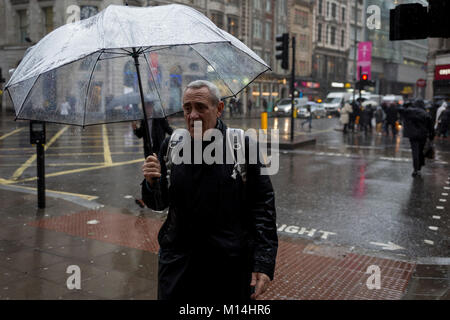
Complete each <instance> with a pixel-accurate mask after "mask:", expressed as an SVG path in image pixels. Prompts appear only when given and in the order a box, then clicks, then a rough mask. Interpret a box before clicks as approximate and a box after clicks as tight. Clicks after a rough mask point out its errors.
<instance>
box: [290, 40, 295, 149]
mask: <svg viewBox="0 0 450 320" xmlns="http://www.w3.org/2000/svg"><path fill="white" fill-rule="evenodd" d="M294 83H295V37H292V73H291V142H294V107H295V97H294V90H295V88H294Z"/></svg>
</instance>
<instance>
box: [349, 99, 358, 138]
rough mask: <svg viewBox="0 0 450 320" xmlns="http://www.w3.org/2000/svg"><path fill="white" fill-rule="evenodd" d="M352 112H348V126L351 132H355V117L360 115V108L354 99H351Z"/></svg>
mask: <svg viewBox="0 0 450 320" xmlns="http://www.w3.org/2000/svg"><path fill="white" fill-rule="evenodd" d="M351 106H352V112H351V113H350V119H349V123H348V126H349V128H350V129H351V130H352V132H355V129H356V128H355V126H356V117H359V116H360V109H359V103H358V102H356V101H352V103H351Z"/></svg>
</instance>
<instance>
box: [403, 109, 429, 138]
mask: <svg viewBox="0 0 450 320" xmlns="http://www.w3.org/2000/svg"><path fill="white" fill-rule="evenodd" d="M398 111H399V112H400V114H401V115H402V118H403V124H404V128H403V136H404V137H405V138H410V139H425V140H426V138H430V139H433V138H434V127H433V120H432V118H431V115H430V114H428V112H426V111H425V110H424V109H422V108H417V107H409V108H404V107H400V108H399V109H398Z"/></svg>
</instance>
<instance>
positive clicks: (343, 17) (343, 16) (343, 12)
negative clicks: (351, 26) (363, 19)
mask: <svg viewBox="0 0 450 320" xmlns="http://www.w3.org/2000/svg"><path fill="white" fill-rule="evenodd" d="M342 22H345V8H342Z"/></svg>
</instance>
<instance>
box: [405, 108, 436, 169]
mask: <svg viewBox="0 0 450 320" xmlns="http://www.w3.org/2000/svg"><path fill="white" fill-rule="evenodd" d="M398 111H399V113H400V115H401V116H402V118H403V124H404V129H403V130H404V131H403V135H404V137H406V138H409V141H410V143H411V151H412V157H413V166H414V171H413V173H412V176H413V177H416V176H418V175H420V169H421V168H422V167H423V166H424V165H425V156H424V153H423V150H424V147H425V143H426V142H427V139H430V140H431V141H432V140H433V139H434V127H433V119H432V118H431V115H430V114H429V113H428V112H426V111H425V104H424V102H423V100H416V101H414V103H412V104H411V103H408V104H405V107H399V108H398Z"/></svg>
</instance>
